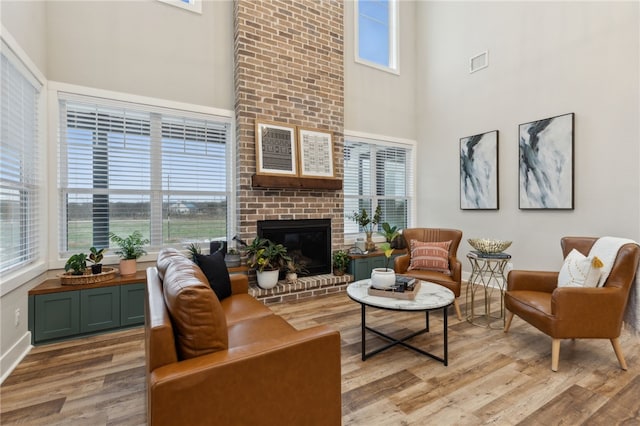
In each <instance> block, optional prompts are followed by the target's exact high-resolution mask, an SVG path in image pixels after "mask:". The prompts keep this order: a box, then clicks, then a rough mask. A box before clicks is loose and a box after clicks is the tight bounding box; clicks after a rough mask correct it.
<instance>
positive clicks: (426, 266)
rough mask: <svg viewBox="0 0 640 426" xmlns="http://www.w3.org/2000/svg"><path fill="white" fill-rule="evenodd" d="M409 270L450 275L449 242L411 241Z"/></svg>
mask: <svg viewBox="0 0 640 426" xmlns="http://www.w3.org/2000/svg"><path fill="white" fill-rule="evenodd" d="M410 245H411V263H410V264H409V270H412V269H423V270H429V271H438V272H443V273H445V274H449V275H450V274H451V271H450V270H449V246H450V245H451V241H441V242H429V243H427V242H424V241H418V240H411V243H410Z"/></svg>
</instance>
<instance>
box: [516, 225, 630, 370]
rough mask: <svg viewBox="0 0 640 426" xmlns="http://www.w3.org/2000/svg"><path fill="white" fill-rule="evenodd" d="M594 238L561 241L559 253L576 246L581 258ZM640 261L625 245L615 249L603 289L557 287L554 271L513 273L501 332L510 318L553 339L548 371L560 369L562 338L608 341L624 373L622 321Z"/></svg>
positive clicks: (569, 238) (628, 245)
mask: <svg viewBox="0 0 640 426" xmlns="http://www.w3.org/2000/svg"><path fill="white" fill-rule="evenodd" d="M596 240H597V238H591V237H564V238H562V240H561V246H562V253H563V255H564V257H566V256H567V255H568V254H569V252H571V250H573V249H574V248H575V249H577V250H578V251H579V252H581V253H582V254H584V255H585V256H586V255H588V254H589V251H590V249H591V246H592V245H593V244H594V243H595V242H596ZM639 259H640V247H638V246H637V245H636V244H625V245H623V246H622V247H621V248H620V250H619V251H618V254H617V257H616V259H615V262H614V264H613V266H612V269H611V272H610V274H609V277H608V278H607V281H606V282H605V283H604V286H603V287H599V288H585V287H560V288H558V286H557V284H558V272H543V271H518V270H513V271H511V272H510V273H509V276H508V277H507V291H506V293H505V297H504V301H505V307H506V309H507V310H508V312H507V317H506V321H505V327H504V332H505V333H506V332H508V330H509V327H510V326H511V321H512V320H513V316H514V315H518V316H519V317H520V318H522V319H523V320H525V321H526V322H528V323H529V324H531V325H533V326H534V327H535V328H537V329H538V330H540V331H542V332H543V333H545V334H546V335H548V336H550V337H551V339H552V340H551V370H553V371H557V370H558V360H559V357H560V342H561V340H562V339H580V338H591V339H609V340H610V341H611V344H612V346H613V350H614V352H615V354H616V357H617V358H618V362H619V363H620V367H621V368H622V369H623V370H626V369H627V364H626V362H625V359H624V355H623V354H622V349H621V347H620V343H619V340H618V338H619V336H620V331H621V328H622V318H623V315H624V310H625V307H626V304H627V299H628V296H629V291H630V289H631V285H632V284H633V282H634V276H635V273H636V269H637V267H638V261H639Z"/></svg>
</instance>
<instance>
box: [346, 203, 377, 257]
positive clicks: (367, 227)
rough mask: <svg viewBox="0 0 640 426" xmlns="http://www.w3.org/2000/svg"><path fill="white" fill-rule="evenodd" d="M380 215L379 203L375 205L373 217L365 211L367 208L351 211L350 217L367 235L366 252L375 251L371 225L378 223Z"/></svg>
mask: <svg viewBox="0 0 640 426" xmlns="http://www.w3.org/2000/svg"><path fill="white" fill-rule="evenodd" d="M381 215H382V210H381V209H380V205H378V206H377V207H376V210H375V211H374V212H373V217H371V216H369V213H367V209H364V208H363V209H362V211H361V212H359V213H358V212H353V214H352V215H351V216H349V218H350V219H352V220H353V221H354V222H356V223H357V224H358V225H360V227H361V228H362V229H364V232H365V234H366V235H367V241H366V244H365V249H366V251H368V252H372V251H375V249H376V244H375V243H374V242H373V240H372V238H371V237H372V235H373V227H374V226H375V225H377V224H378V223H380V216H381Z"/></svg>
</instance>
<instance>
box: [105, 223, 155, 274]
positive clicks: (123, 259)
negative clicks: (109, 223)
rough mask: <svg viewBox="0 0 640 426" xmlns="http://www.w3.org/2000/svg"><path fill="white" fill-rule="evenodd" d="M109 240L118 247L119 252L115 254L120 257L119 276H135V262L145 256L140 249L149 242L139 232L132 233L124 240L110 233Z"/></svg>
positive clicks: (143, 251)
mask: <svg viewBox="0 0 640 426" xmlns="http://www.w3.org/2000/svg"><path fill="white" fill-rule="evenodd" d="M109 238H110V239H111V241H113V242H114V243H116V244H117V245H118V247H120V249H119V250H116V251H115V254H117V255H118V256H120V275H132V274H135V273H136V265H137V260H138V259H139V258H140V257H141V256H143V255H145V254H147V252H146V251H145V250H144V249H143V248H142V247H143V246H144V245H145V244H149V240H148V239H147V238H143V237H142V233H141V232H140V231H134V232H133V233H132V234H131V235H129V236H127V237H125V238H122V237H120V236H118V235H116V234H114V233H113V232H110V233H109Z"/></svg>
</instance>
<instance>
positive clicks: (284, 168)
mask: <svg viewBox="0 0 640 426" xmlns="http://www.w3.org/2000/svg"><path fill="white" fill-rule="evenodd" d="M295 130H296V128H295V126H292V125H290V124H287V123H276V122H270V121H259V120H256V173H257V174H267V175H269V174H272V175H289V176H297V175H298V164H297V162H296V161H297V159H298V154H297V152H296V131H295Z"/></svg>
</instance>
